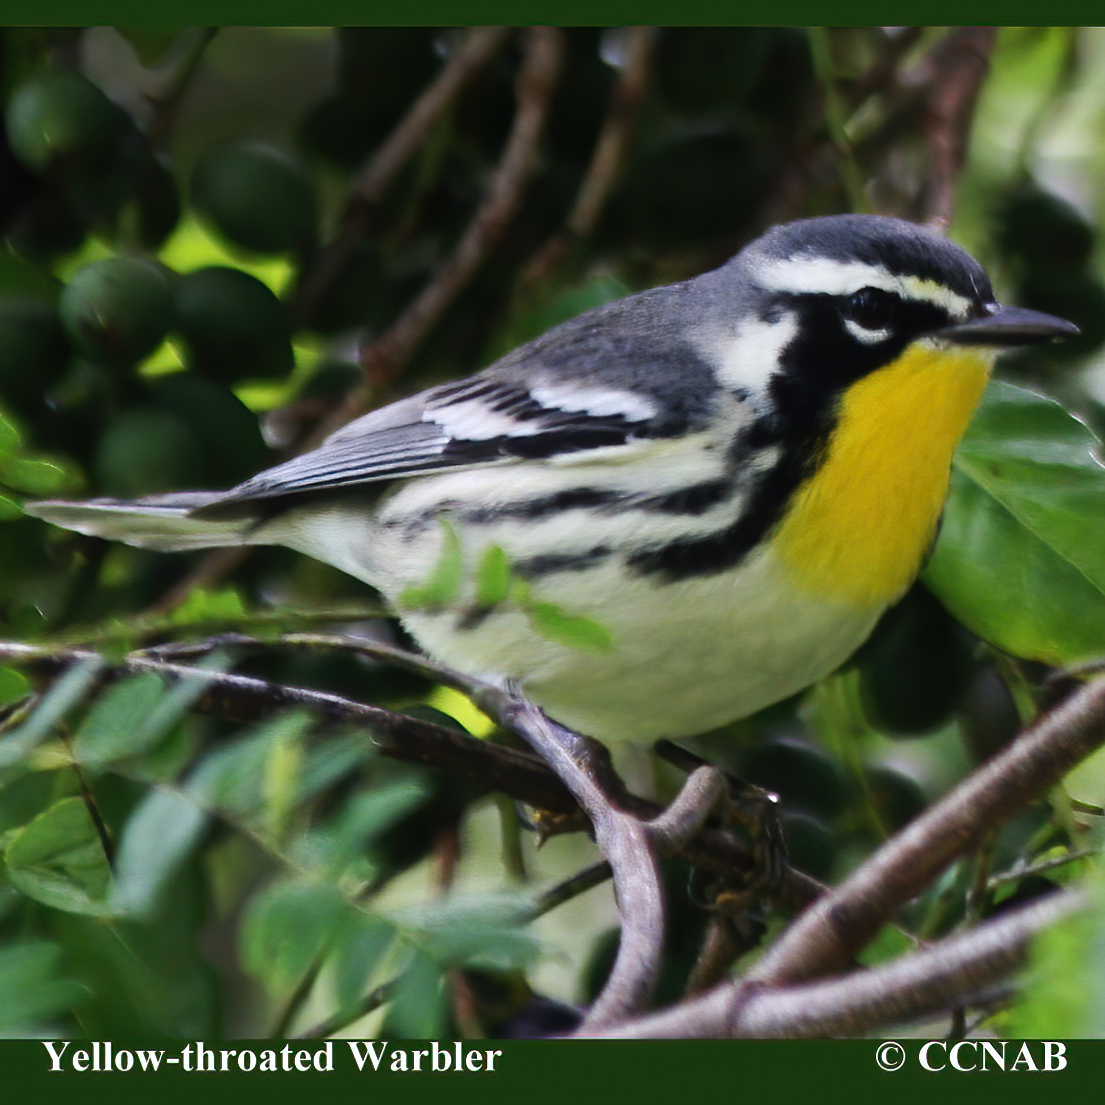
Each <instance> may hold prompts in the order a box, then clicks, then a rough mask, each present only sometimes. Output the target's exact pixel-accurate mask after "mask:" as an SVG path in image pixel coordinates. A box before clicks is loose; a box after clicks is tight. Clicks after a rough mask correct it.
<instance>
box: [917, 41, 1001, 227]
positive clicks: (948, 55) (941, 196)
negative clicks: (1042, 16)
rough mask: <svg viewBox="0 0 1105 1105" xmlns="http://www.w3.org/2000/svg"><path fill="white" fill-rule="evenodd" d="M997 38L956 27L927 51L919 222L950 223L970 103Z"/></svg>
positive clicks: (971, 111)
mask: <svg viewBox="0 0 1105 1105" xmlns="http://www.w3.org/2000/svg"><path fill="white" fill-rule="evenodd" d="M996 39H997V30H996V29H995V28H994V27H960V28H958V29H956V30H954V31H951V32H950V33H949V34H948V35H947V37H946V38H944V39H942V40H941V42H940V43H939V45H938V48H937V49H935V50H933V51H932V55H931V61H932V64H933V67H934V72H933V74H932V78H931V81H930V83H929V95H928V103H927V113H926V116H927V117H926V125H925V132H926V139H927V141H928V150H929V178H928V182H927V186H926V189H925V197H924V204H923V212H924V217H925V221H926V222H928V223H930V224H935V225H937V226H939V227H945V226H947V225H948V223H949V222H951V218H952V214H953V212H954V211H955V185H956V181H957V180H958V178H959V174H960V172H961V170H962V168H963V162H964V160H965V158H966V154H967V137H968V135H969V133H970V129H971V120H972V119H973V117H974V109H975V103H976V102H977V100H978V93H979V90H980V88H981V87H982V82H983V80H984V79H985V77H986V74H987V72H988V71H989V65H990V53H991V52H992V50H993V48H994V42H995V41H996Z"/></svg>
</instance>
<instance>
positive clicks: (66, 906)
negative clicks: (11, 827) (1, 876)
mask: <svg viewBox="0 0 1105 1105" xmlns="http://www.w3.org/2000/svg"><path fill="white" fill-rule="evenodd" d="M4 859H5V861H6V862H7V865H8V875H9V877H10V879H11V882H12V886H14V887H15V888H16V890H18V891H19V892H20V893H22V894H25V895H26V896H27V897H28V898H34V900H35V901H38V902H42V904H43V905H48V906H52V907H53V908H54V909H61V910H64V911H65V912H67V913H83V914H89V915H91V916H97V917H99V916H106V915H107V914H108V913H109V912H110V910H109V908H108V904H107V896H108V890H109V888H110V886H111V869H110V867H109V866H108V862H107V857H106V856H105V855H104V849H103V845H102V844H101V842H100V837H99V834H98V833H97V832H96V826H95V825H94V824H93V823H92V817H91V815H90V814H89V812H88V807H87V806H86V805H85V803H84V800H83V799H82V798H78V797H73V798H63V799H62V800H61V801H60V802H55V803H54V805H52V806H51V807H50V808H49V809H47V810H44V811H43V812H42V813H40V814H39V815H38V817H36V818H35V819H34V820H33V821H31V822H30V823H29V824H27V825H24V826H23V828H22V829H17V830H16V831H15V832H14V833H12V835H11V836H10V837H9V838H8V845H7V848H6V850H5V853H4Z"/></svg>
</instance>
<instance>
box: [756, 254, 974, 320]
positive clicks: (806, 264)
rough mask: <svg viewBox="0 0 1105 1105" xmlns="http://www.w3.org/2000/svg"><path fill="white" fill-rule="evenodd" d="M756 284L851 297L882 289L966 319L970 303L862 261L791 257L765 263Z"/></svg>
mask: <svg viewBox="0 0 1105 1105" xmlns="http://www.w3.org/2000/svg"><path fill="white" fill-rule="evenodd" d="M754 279H755V280H756V283H757V284H758V285H759V286H760V287H761V288H763V289H764V290H765V291H775V292H795V293H797V294H799V295H801V294H806V293H813V294H818V293H823V294H825V295H851V293H852V292H858V291H859V290H860V288H882V289H883V290H884V291H887V292H894V293H895V294H896V295H900V296H902V297H903V298H904V299H914V300H916V299H920V300H924V301H925V302H928V303H932V304H933V305H934V306H936V307H940V308H942V309H943V310H945V311H947V312H948V314H949V315H950V316H951V317H952V318H956V319H965V318H966V317H967V315H968V314H969V313H970V309H971V301H970V300H969V299H967V298H966V297H965V296H962V295H957V294H956V293H955V292H953V291H952V290H951V289H950V288H945V287H944V286H943V285H942V284H938V283H937V282H936V281H935V280H922V279H921V277H919V276H900V275H897V274H895V273H892V272H889V271H888V270H887V269H885V268H883V266H882V265H867V264H864V263H863V262H862V261H834V260H833V259H832V258H829V257H802V256H797V257H788V258H786V259H785V260H779V259H773V260H769V261H765V262H764V263H763V264H762V265H761V266H760V267H759V268H758V269H757V270H756V272H755V276H754Z"/></svg>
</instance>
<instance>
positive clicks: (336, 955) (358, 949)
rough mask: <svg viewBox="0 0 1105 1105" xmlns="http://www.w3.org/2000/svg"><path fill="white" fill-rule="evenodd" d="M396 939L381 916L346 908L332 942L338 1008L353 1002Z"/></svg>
mask: <svg viewBox="0 0 1105 1105" xmlns="http://www.w3.org/2000/svg"><path fill="white" fill-rule="evenodd" d="M394 940H395V928H394V927H393V926H392V925H390V924H389V923H388V922H387V921H385V920H383V919H382V918H380V917H372V916H369V915H368V914H366V913H362V912H361V911H360V910H356V909H353V910H349V911H347V913H346V917H345V922H344V923H343V924H342V925H341V927H340V929H339V931H338V933H337V935H336V936H335V939H334V943H333V976H334V989H335V996H336V997H337V1002H338V1008H339V1009H348V1008H350V1007H351V1006H353V1005H355V1004H356V1002H357V1001H358V999H359V998H360V997H361V995H362V994H363V993H364V991H365V987H366V986H368V984H369V980H370V979H371V978H372V973H373V971H374V970H375V969H376V965H377V964H378V963H379V962H380V960H381V959H382V958H383V956H384V954H385V952H387V950H388V949H389V948H390V947H391V946H392V943H393V942H394Z"/></svg>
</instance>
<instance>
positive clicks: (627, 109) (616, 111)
mask: <svg viewBox="0 0 1105 1105" xmlns="http://www.w3.org/2000/svg"><path fill="white" fill-rule="evenodd" d="M655 45H656V28H655V27H631V28H629V30H628V32H627V42H626V59H625V65H624V67H623V68H622V71H621V74H620V76H619V77H618V80H617V83H616V84H615V85H614V88H613V90H612V91H611V93H610V102H609V104H608V105H607V108H606V117H605V118H604V119H603V123H602V128H601V130H600V131H599V136H598V139H597V140H596V142H595V150H594V153H593V154H592V155H591V162H590V164H589V165H588V166H587V172H586V173H585V174H584V177H583V182H582V183H581V184H580V188H579V192H578V193H577V194H576V198H575V203H574V204H573V205H572V209H571V211H569V213H568V216H567V218H566V219H565V222H564V227H563V229H562V230H560V231H558V232H557V233H556V234H554V235H553V236H552V237H551V238H550V239H549V240H548V241H547V242H546V243H545V244H544V245H543V246H542V247H541V248H540V249H539V250H538V251H537V253H536V254H534V256H533V257H532V258H531V259H530V261H529V263H528V264H527V265H526V267H525V269H523V271H522V274H521V277H520V279H519V283H520V286H521V287H522V289H523V290H525V289H528V288H532V287H534V286H535V285H537V284H539V283H540V282H541V281H542V280H544V279H545V277H547V276H548V274H549V273H550V272H551V271H552V270H553V269H554V268H555V267H556V266H557V265H558V264H560V262H561V261H563V259H564V258H565V256H566V255H567V254H568V253H569V252H570V251H571V249H572V247H573V246H574V245H575V244H576V243H577V242H579V241H581V240H583V239H585V238H589V237H590V236H591V234H593V233H594V230H595V227H596V226H597V225H598V221H599V218H600V216H601V215H602V212H603V209H604V208H605V207H606V203H607V201H608V200H609V198H610V193H611V192H612V191H613V188H614V185H615V183H616V182H617V179H618V176H619V174H620V173H621V170H622V167H623V165H624V163H625V158H626V154H627V152H628V150H629V144H630V141H631V139H632V137H633V129H634V126H635V124H636V122H637V115H638V113H639V111H640V107H641V102H642V101H643V99H644V96H645V90H646V88H647V87H648V78H649V73H650V70H651V66H652V55H653V51H654V48H655Z"/></svg>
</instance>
